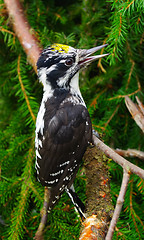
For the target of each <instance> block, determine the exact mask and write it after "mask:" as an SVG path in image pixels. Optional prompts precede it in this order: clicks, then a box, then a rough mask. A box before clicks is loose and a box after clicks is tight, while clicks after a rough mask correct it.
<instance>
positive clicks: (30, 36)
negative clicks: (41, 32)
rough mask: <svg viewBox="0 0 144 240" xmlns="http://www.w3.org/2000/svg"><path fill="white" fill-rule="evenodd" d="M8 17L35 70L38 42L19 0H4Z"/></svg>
mask: <svg viewBox="0 0 144 240" xmlns="http://www.w3.org/2000/svg"><path fill="white" fill-rule="evenodd" d="M4 2H5V5H6V7H7V11H8V14H9V17H10V22H11V24H12V25H13V29H14V31H15V33H16V35H17V37H18V39H19V41H20V43H21V45H22V47H23V49H24V51H25V52H26V55H27V57H28V61H29V62H30V64H31V65H32V66H33V68H34V70H35V72H36V71H37V69H36V62H37V60H38V57H39V55H40V52H41V47H40V46H39V45H40V44H39V42H38V40H37V39H36V37H35V35H34V30H33V29H32V28H31V27H30V25H29V23H28V21H27V19H26V17H25V15H24V11H23V8H22V5H21V3H20V1H19V0H4Z"/></svg>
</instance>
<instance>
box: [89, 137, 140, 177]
mask: <svg viewBox="0 0 144 240" xmlns="http://www.w3.org/2000/svg"><path fill="white" fill-rule="evenodd" d="M93 141H94V144H95V145H96V147H97V148H99V149H100V150H101V151H103V152H104V153H105V154H106V156H108V157H109V158H112V159H113V160H114V161H115V162H116V163H118V164H119V165H120V166H121V167H122V168H124V169H125V170H126V171H128V172H129V171H130V172H132V173H135V174H136V175H138V176H139V177H140V178H143V179H144V170H143V169H141V168H140V167H137V166H136V165H134V164H133V163H131V162H129V161H127V160H126V159H125V158H123V157H121V156H120V155H119V154H117V153H116V152H115V151H114V150H112V149H111V148H110V147H108V146H107V145H106V144H104V143H103V142H102V141H101V140H100V139H98V138H97V137H96V136H95V135H93Z"/></svg>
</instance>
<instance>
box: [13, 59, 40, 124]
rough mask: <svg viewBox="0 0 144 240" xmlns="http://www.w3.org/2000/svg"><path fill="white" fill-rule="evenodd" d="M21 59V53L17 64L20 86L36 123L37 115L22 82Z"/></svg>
mask: <svg viewBox="0 0 144 240" xmlns="http://www.w3.org/2000/svg"><path fill="white" fill-rule="evenodd" d="M20 59H21V56H20V55H19V57H18V66H17V72H18V78H19V82H20V86H21V89H22V92H23V94H24V98H25V100H26V104H27V107H28V110H29V112H30V115H31V117H32V119H33V121H34V123H35V121H36V117H35V116H34V113H33V111H32V109H31V106H30V102H29V99H28V96H27V94H26V91H25V88H24V85H23V82H22V78H21V74H20Z"/></svg>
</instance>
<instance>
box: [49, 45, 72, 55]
mask: <svg viewBox="0 0 144 240" xmlns="http://www.w3.org/2000/svg"><path fill="white" fill-rule="evenodd" d="M51 48H54V50H57V51H59V52H61V53H62V52H65V53H68V51H69V46H67V45H63V44H59V43H54V44H52V45H51Z"/></svg>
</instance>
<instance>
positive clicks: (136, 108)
mask: <svg viewBox="0 0 144 240" xmlns="http://www.w3.org/2000/svg"><path fill="white" fill-rule="evenodd" d="M136 100H137V102H138V105H137V104H135V103H133V101H132V100H131V99H130V98H129V97H128V96H125V104H126V106H127V108H128V110H129V112H130V114H131V115H132V118H133V119H134V120H135V122H136V124H137V125H138V126H139V127H140V128H141V130H142V131H143V132H144V113H143V112H144V108H143V105H142V103H141V102H140V100H139V99H138V97H137V98H136Z"/></svg>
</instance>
